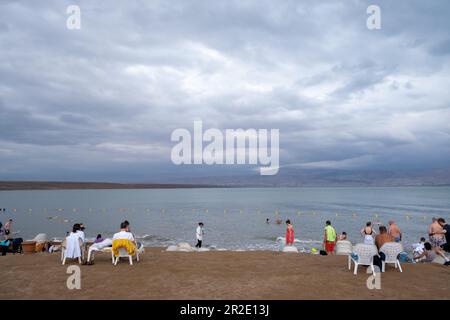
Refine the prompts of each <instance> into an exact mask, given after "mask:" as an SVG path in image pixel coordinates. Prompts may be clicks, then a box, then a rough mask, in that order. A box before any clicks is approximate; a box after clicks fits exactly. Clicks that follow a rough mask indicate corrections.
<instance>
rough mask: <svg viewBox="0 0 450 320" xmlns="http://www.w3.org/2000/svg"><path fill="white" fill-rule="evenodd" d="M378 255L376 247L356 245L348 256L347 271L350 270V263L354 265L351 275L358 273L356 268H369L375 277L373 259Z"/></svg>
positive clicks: (372, 245)
mask: <svg viewBox="0 0 450 320" xmlns="http://www.w3.org/2000/svg"><path fill="white" fill-rule="evenodd" d="M376 255H378V250H377V247H376V246H375V245H374V244H363V243H358V244H356V245H355V247H354V248H353V252H352V254H351V255H349V256H348V269H349V270H351V262H352V261H353V263H354V264H355V269H354V271H353V274H355V275H356V274H357V273H358V266H359V265H362V266H370V267H371V268H372V273H373V275H375V268H374V266H373V257H374V256H376Z"/></svg>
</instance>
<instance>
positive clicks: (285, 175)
mask: <svg viewBox="0 0 450 320" xmlns="http://www.w3.org/2000/svg"><path fill="white" fill-rule="evenodd" d="M170 182H171V183H190V184H194V185H202V184H210V185H221V186H229V187H244V186H248V187H350V186H351V187H358V186H361V187H374V186H448V185H450V169H434V170H421V171H414V172H411V171H408V172H406V171H405V172H403V171H350V170H300V169H298V170H297V169H292V168H283V169H281V170H280V171H279V173H278V174H277V175H274V176H260V175H259V174H254V175H245V176H244V175H243V176H203V177H190V178H188V179H187V180H186V178H173V179H171V181H170Z"/></svg>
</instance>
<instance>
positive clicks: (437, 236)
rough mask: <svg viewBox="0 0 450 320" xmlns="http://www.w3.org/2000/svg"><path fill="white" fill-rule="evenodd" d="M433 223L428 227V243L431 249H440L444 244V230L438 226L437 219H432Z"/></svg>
mask: <svg viewBox="0 0 450 320" xmlns="http://www.w3.org/2000/svg"><path fill="white" fill-rule="evenodd" d="M432 221H433V222H432V223H431V224H430V226H429V227H428V235H429V236H430V243H431V245H432V246H433V247H438V248H440V247H441V246H442V245H444V243H445V230H444V228H442V226H441V225H440V224H439V222H438V219H436V218H433V220H432Z"/></svg>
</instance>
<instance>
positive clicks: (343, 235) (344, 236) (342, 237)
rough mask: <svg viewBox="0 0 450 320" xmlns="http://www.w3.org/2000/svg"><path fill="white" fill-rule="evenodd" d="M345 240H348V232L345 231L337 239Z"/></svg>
mask: <svg viewBox="0 0 450 320" xmlns="http://www.w3.org/2000/svg"><path fill="white" fill-rule="evenodd" d="M344 240H347V232H345V231H344V232H342V233H341V234H340V235H338V236H337V241H344Z"/></svg>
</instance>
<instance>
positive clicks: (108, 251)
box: [87, 247, 114, 263]
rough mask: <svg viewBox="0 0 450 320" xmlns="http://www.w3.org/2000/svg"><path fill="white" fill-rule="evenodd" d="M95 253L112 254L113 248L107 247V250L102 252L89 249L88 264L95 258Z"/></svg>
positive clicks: (104, 249)
mask: <svg viewBox="0 0 450 320" xmlns="http://www.w3.org/2000/svg"><path fill="white" fill-rule="evenodd" d="M94 252H98V253H105V252H106V253H110V252H112V248H111V247H106V248H103V249H101V250H96V249H93V248H89V250H88V257H87V262H91V258H92V257H93V256H94ZM112 263H114V255H112Z"/></svg>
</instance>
